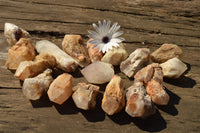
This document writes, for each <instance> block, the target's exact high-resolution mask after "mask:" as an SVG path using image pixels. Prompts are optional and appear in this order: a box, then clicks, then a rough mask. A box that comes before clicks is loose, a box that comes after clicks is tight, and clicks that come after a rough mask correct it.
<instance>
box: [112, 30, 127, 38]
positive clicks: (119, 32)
mask: <svg viewBox="0 0 200 133" xmlns="http://www.w3.org/2000/svg"><path fill="white" fill-rule="evenodd" d="M123 33H124V32H123V31H118V32H116V33H114V34H113V35H112V38H116V37H118V36H121V35H122V34H123Z"/></svg>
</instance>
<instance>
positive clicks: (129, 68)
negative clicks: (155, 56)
mask: <svg viewBox="0 0 200 133" xmlns="http://www.w3.org/2000/svg"><path fill="white" fill-rule="evenodd" d="M149 58H150V50H149V49H147V48H138V49H136V50H135V51H134V52H132V53H131V54H130V56H129V57H128V58H127V59H126V60H125V61H123V62H122V63H121V65H120V70H121V71H122V72H123V73H124V74H126V75H127V76H128V77H133V76H134V75H135V74H136V73H137V72H138V71H139V70H140V69H141V68H142V67H144V66H145V65H147V63H148V62H149Z"/></svg>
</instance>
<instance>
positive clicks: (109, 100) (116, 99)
mask: <svg viewBox="0 0 200 133" xmlns="http://www.w3.org/2000/svg"><path fill="white" fill-rule="evenodd" d="M124 106H125V94H124V86H123V83H122V79H121V78H120V77H119V76H117V75H114V76H113V77H112V79H111V81H110V82H109V83H108V85H107V86H106V90H105V92H104V96H103V100H102V105H101V107H102V109H103V110H104V112H106V113H107V114H108V115H113V114H115V113H118V112H120V111H121V110H122V109H123V107H124Z"/></svg>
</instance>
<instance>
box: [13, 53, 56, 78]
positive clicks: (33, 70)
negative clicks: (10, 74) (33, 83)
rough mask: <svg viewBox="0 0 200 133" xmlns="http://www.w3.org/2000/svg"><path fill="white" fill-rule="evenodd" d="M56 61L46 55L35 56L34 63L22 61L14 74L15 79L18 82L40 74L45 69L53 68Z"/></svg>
mask: <svg viewBox="0 0 200 133" xmlns="http://www.w3.org/2000/svg"><path fill="white" fill-rule="evenodd" d="M55 65H56V59H55V58H54V56H51V55H48V54H40V55H38V56H36V60H35V61H23V62H21V63H20V65H19V67H18V68H17V70H16V72H15V77H16V78H19V79H20V80H23V81H24V80H25V79H26V78H31V77H34V76H37V75H38V74H40V73H42V72H43V71H44V70H45V69H47V68H54V67H55Z"/></svg>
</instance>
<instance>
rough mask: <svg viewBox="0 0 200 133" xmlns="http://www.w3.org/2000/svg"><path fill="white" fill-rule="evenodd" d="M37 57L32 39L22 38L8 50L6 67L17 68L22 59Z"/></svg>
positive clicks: (27, 59)
mask: <svg viewBox="0 0 200 133" xmlns="http://www.w3.org/2000/svg"><path fill="white" fill-rule="evenodd" d="M34 58H35V48H34V46H33V45H32V43H31V41H30V40H29V39H26V38H21V39H20V40H19V41H18V42H17V43H16V44H15V45H13V46H12V47H11V49H9V50H8V56H7V60H6V64H5V65H6V67H7V68H8V69H11V70H16V69H17V68H18V66H19V64H20V62H22V61H29V60H33V59H34Z"/></svg>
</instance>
